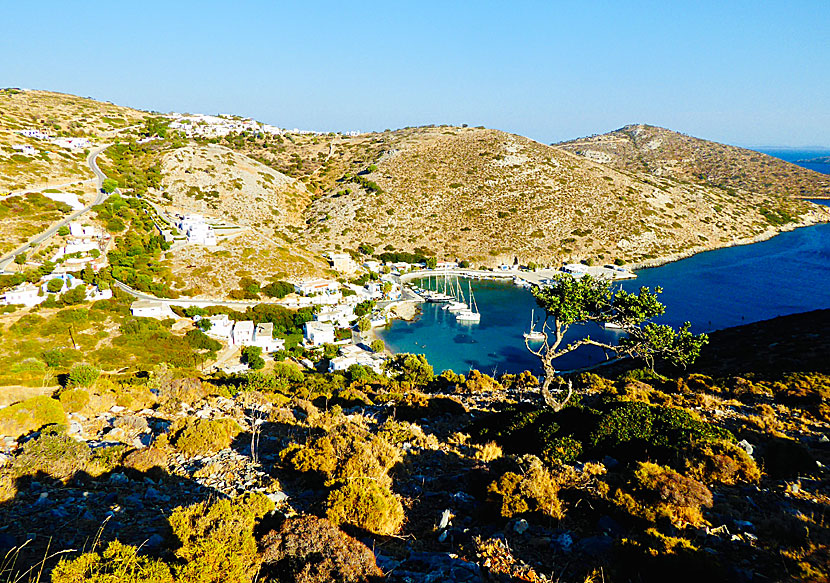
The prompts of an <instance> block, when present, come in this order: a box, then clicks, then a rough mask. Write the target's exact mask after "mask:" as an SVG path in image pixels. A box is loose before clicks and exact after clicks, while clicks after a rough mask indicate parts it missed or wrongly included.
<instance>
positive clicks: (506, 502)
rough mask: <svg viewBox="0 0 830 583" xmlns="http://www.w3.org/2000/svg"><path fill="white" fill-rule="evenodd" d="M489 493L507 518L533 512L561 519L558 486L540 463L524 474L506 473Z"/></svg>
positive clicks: (536, 463) (532, 464) (490, 488)
mask: <svg viewBox="0 0 830 583" xmlns="http://www.w3.org/2000/svg"><path fill="white" fill-rule="evenodd" d="M487 492H488V494H489V497H490V500H491V501H492V502H494V503H495V504H496V505H497V507H498V508H499V512H500V513H501V515H502V516H503V517H505V518H510V517H513V516H517V515H520V514H527V513H534V512H537V513H541V514H544V515H546V516H550V517H552V518H561V517H562V505H561V503H560V502H559V486H558V484H557V483H556V481H555V480H554V479H553V476H551V474H550V472H549V471H548V470H547V468H545V467H544V466H543V465H542V463H541V462H539V461H538V460H537V461H536V462H535V463H531V464H530V467H529V468H528V469H527V471H525V472H524V473H523V474H517V473H515V472H506V473H505V474H503V475H502V476H501V477H500V478H499V479H498V480H496V481H494V482H493V483H492V484H490V487H489V488H488V489H487Z"/></svg>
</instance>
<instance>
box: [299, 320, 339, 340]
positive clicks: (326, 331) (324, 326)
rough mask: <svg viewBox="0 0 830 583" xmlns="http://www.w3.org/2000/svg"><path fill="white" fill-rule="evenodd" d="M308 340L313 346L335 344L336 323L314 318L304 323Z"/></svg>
mask: <svg viewBox="0 0 830 583" xmlns="http://www.w3.org/2000/svg"><path fill="white" fill-rule="evenodd" d="M303 331H304V335H305V339H306V341H307V342H308V343H309V344H311V345H312V346H322V345H323V344H334V339H335V335H334V325H333V324H330V323H328V322H317V321H316V320H312V321H310V322H306V323H305V324H304V325H303Z"/></svg>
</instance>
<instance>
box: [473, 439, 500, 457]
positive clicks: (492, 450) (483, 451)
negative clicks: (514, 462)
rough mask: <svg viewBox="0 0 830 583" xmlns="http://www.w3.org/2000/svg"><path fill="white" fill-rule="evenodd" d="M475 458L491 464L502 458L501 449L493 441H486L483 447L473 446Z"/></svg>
mask: <svg viewBox="0 0 830 583" xmlns="http://www.w3.org/2000/svg"><path fill="white" fill-rule="evenodd" d="M475 448H476V452H475V458H476V459H477V460H481V461H483V462H491V461H493V460H497V459H499V458H500V457H501V456H502V450H501V447H499V444H497V443H496V442H495V441H488V442H487V443H485V444H484V445H477V446H475Z"/></svg>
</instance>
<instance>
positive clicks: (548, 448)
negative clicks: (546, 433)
mask: <svg viewBox="0 0 830 583" xmlns="http://www.w3.org/2000/svg"><path fill="white" fill-rule="evenodd" d="M580 455H582V442H581V441H579V440H577V439H574V438H573V437H568V436H565V437H553V438H551V439H549V440H548V441H547V442H546V443H545V444H544V446H543V447H542V451H541V453H540V457H541V458H542V460H544V462H545V463H546V464H555V463H563V464H569V463H572V462H575V461H576V460H577V459H578V458H579V456H580Z"/></svg>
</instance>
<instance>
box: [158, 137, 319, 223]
mask: <svg viewBox="0 0 830 583" xmlns="http://www.w3.org/2000/svg"><path fill="white" fill-rule="evenodd" d="M162 174H163V179H162V188H163V190H164V191H165V193H166V194H167V196H166V197H165V198H166V199H167V201H168V204H169V205H170V206H172V207H175V208H178V209H182V210H185V211H187V212H198V213H203V214H206V215H215V216H219V217H222V218H227V219H228V220H231V221H234V222H238V223H240V224H243V225H250V226H256V227H260V228H268V227H271V228H279V227H286V226H289V225H290V226H296V225H298V224H300V223H301V222H302V212H303V210H304V209H305V207H306V206H307V205H308V202H309V199H310V196H309V194H308V191H307V189H306V187H305V185H304V184H303V183H301V182H298V181H297V180H295V179H294V178H290V177H288V176H285V175H284V174H281V173H280V172H277V171H275V170H272V169H271V168H269V167H267V166H265V165H264V164H261V163H260V162H256V161H255V160H252V159H251V158H248V157H247V156H244V155H241V154H239V153H236V152H234V151H233V150H230V149H228V148H225V147H223V146H217V145H213V144H208V145H191V146H186V147H184V148H178V149H175V150H172V151H170V152H167V153H166V154H164V156H163V158H162Z"/></svg>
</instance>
